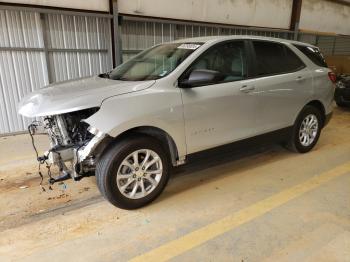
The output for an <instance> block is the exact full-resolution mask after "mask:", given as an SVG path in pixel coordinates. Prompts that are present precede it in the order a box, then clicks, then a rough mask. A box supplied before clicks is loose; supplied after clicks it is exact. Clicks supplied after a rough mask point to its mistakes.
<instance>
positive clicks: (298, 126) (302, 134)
mask: <svg viewBox="0 0 350 262" xmlns="http://www.w3.org/2000/svg"><path fill="white" fill-rule="evenodd" d="M321 129H322V115H321V112H320V111H319V110H318V109H317V108H315V107H313V106H305V108H304V109H303V110H302V111H301V113H300V114H299V116H298V118H297V120H296V122H295V124H294V127H293V133H292V136H291V138H290V141H289V143H288V148H289V149H291V150H292V151H294V152H298V153H306V152H309V151H310V150H311V149H312V148H313V147H314V146H315V145H316V143H317V141H318V139H319V137H320V134H321Z"/></svg>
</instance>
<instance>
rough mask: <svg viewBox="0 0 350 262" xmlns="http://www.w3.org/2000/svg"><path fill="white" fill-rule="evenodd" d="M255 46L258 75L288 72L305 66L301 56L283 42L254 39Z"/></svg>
mask: <svg viewBox="0 0 350 262" xmlns="http://www.w3.org/2000/svg"><path fill="white" fill-rule="evenodd" d="M253 46H254V50H255V55H256V61H255V64H256V74H257V75H258V76H264V75H275V74H282V73H288V72H293V71H297V70H299V69H301V68H303V67H305V65H304V64H303V62H302V61H301V60H300V59H299V57H298V56H297V55H296V54H294V53H293V51H291V50H290V49H289V48H288V47H286V46H285V45H283V44H278V43H273V42H267V41H253Z"/></svg>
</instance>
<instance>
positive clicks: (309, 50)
mask: <svg viewBox="0 0 350 262" xmlns="http://www.w3.org/2000/svg"><path fill="white" fill-rule="evenodd" d="M294 46H295V47H296V48H298V49H299V50H300V51H301V52H303V54H304V55H306V56H307V57H308V58H309V59H310V60H311V61H312V62H314V64H316V65H318V66H322V67H328V66H327V63H326V61H325V60H324V58H323V56H322V54H321V53H320V51H319V50H318V49H317V48H314V47H311V46H302V45H294Z"/></svg>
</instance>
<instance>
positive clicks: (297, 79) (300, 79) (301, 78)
mask: <svg viewBox="0 0 350 262" xmlns="http://www.w3.org/2000/svg"><path fill="white" fill-rule="evenodd" d="M304 79H305V78H304V77H303V76H297V78H296V79H295V80H296V81H298V82H299V81H303V80H304Z"/></svg>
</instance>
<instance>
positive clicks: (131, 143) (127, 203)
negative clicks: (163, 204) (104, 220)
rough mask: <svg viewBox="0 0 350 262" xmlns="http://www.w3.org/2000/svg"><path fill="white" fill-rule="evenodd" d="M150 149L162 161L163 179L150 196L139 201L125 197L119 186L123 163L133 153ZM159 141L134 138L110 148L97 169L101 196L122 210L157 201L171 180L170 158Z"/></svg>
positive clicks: (144, 137)
mask: <svg viewBox="0 0 350 262" xmlns="http://www.w3.org/2000/svg"><path fill="white" fill-rule="evenodd" d="M140 149H149V150H152V151H154V152H155V153H157V154H158V156H159V157H160V159H161V161H162V165H163V172H162V175H161V178H160V180H159V182H158V184H157V186H156V187H155V188H154V190H153V191H151V192H150V193H149V194H148V195H146V196H145V197H142V198H139V199H131V198H128V197H126V196H124V195H123V194H122V193H121V191H120V190H119V188H118V185H117V180H116V179H117V173H118V168H119V166H120V164H121V162H122V161H123V160H124V159H125V158H126V157H127V156H128V155H129V154H131V153H133V152H134V151H136V150H140ZM166 152H167V151H166V150H165V149H164V148H163V146H162V145H161V143H159V141H158V140H156V139H154V138H152V137H150V136H143V135H142V136H132V137H128V138H125V139H123V140H121V141H119V142H116V143H114V144H112V145H111V146H109V147H108V148H107V149H106V151H105V152H104V153H103V155H102V156H101V157H100V159H99V161H98V163H97V167H96V182H97V186H98V188H99V190H100V192H101V194H102V195H103V196H104V197H105V198H106V199H107V200H108V201H109V202H110V203H111V204H113V205H114V206H116V207H119V208H122V209H129V210H130V209H137V208H140V207H143V206H145V205H147V204H149V203H150V202H152V201H153V200H155V199H156V198H157V197H158V196H159V195H160V193H162V191H163V190H164V188H165V186H166V184H167V182H168V180H169V170H170V166H169V163H170V161H169V156H168V154H167V153H166Z"/></svg>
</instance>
